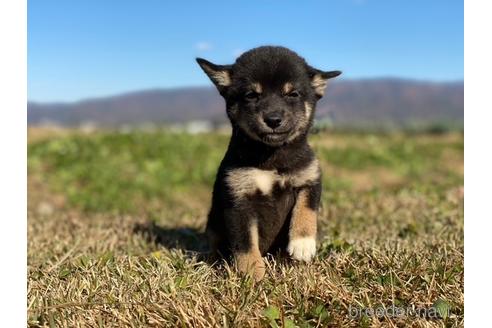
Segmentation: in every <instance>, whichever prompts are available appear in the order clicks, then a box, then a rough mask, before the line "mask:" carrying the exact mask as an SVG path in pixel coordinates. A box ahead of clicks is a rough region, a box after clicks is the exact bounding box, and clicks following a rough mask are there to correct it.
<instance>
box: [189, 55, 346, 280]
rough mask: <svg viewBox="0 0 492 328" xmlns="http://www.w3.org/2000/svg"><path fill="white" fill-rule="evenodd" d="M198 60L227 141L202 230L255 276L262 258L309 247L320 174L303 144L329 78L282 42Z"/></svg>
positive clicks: (302, 256)
mask: <svg viewBox="0 0 492 328" xmlns="http://www.w3.org/2000/svg"><path fill="white" fill-rule="evenodd" d="M197 62H198V64H199V65H200V67H201V68H202V69H203V71H204V72H205V73H206V74H207V75H208V77H209V78H210V79H211V80H212V82H213V83H214V84H215V86H216V87H217V89H218V91H219V93H220V94H221V95H222V97H224V99H225V102H226V111H227V116H228V117H229V120H230V121H231V124H232V136H231V140H230V142H229V147H228V149H227V152H226V154H225V157H224V159H223V160H222V163H221V164H220V167H219V170H218V173H217V177H216V180H215V184H214V190H213V197H212V206H211V209H210V212H209V216H208V222H207V228H206V233H207V236H208V239H209V244H210V248H211V250H212V251H213V252H217V253H219V254H221V255H223V256H229V255H232V256H233V258H234V261H235V263H236V265H237V268H238V270H239V271H241V272H244V273H251V274H253V276H254V278H255V279H256V280H260V279H261V278H262V277H263V275H264V274H265V266H264V262H263V259H262V256H263V255H265V254H266V253H268V252H275V251H277V250H282V249H283V250H287V252H288V253H289V254H290V256H291V257H292V258H293V259H295V260H299V261H305V262H309V261H310V260H311V259H312V258H313V256H314V255H315V253H316V220H317V211H318V206H319V203H320V197H321V172H320V168H319V165H318V161H317V160H316V157H315V155H314V152H313V151H312V149H311V148H310V147H309V145H308V143H307V134H308V131H309V128H310V127H311V125H312V122H313V117H314V112H315V107H316V102H317V101H318V100H319V99H320V98H321V97H322V96H323V93H324V91H325V87H326V84H327V81H328V79H331V78H334V77H336V76H338V75H340V74H341V72H340V71H329V72H325V71H320V70H317V69H315V68H313V67H311V66H309V65H308V64H307V63H306V61H305V60H304V59H303V58H301V57H300V56H298V55H297V54H296V53H294V52H293V51H291V50H289V49H286V48H283V47H270V46H265V47H259V48H255V49H252V50H250V51H248V52H246V53H244V54H242V55H241V56H240V57H239V58H238V59H237V60H236V62H235V63H234V64H233V65H215V64H213V63H211V62H209V61H206V60H205V59H201V58H197Z"/></svg>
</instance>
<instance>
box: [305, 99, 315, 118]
mask: <svg viewBox="0 0 492 328" xmlns="http://www.w3.org/2000/svg"><path fill="white" fill-rule="evenodd" d="M304 113H305V115H306V118H307V119H309V118H310V117H311V114H312V113H313V106H311V104H310V103H308V102H307V101H305V102H304Z"/></svg>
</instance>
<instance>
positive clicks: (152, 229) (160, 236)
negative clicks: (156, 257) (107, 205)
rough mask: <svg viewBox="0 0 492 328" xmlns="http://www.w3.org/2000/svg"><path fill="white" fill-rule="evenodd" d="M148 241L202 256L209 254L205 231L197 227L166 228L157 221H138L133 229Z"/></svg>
mask: <svg viewBox="0 0 492 328" xmlns="http://www.w3.org/2000/svg"><path fill="white" fill-rule="evenodd" d="M133 231H134V232H135V233H136V234H140V235H142V236H144V237H145V238H146V239H147V241H149V242H153V243H155V244H157V245H161V246H163V247H165V248H168V249H179V250H182V251H184V252H186V253H190V255H198V256H199V257H200V258H205V257H207V256H208V245H207V240H206V237H205V233H204V232H200V231H199V230H198V229H195V228H185V227H183V228H164V227H160V226H158V225H157V224H155V222H146V223H137V224H136V225H135V227H134V229H133Z"/></svg>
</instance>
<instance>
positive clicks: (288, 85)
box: [282, 82, 294, 95]
mask: <svg viewBox="0 0 492 328" xmlns="http://www.w3.org/2000/svg"><path fill="white" fill-rule="evenodd" d="M292 90H294V85H293V84H292V83H290V82H287V83H285V84H284V86H283V88H282V91H283V93H284V94H285V95H286V94H289V93H290V92H291V91H292Z"/></svg>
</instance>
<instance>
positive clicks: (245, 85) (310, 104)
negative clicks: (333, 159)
mask: <svg viewBox="0 0 492 328" xmlns="http://www.w3.org/2000/svg"><path fill="white" fill-rule="evenodd" d="M197 62H198V64H199V65H200V67H201V68H202V69H203V70H204V71H205V73H206V74H207V75H208V77H209V78H210V79H211V80H212V82H213V83H214V84H215V86H216V87H217V89H218V90H219V92H220V94H221V95H222V96H223V97H224V98H225V100H226V107H227V115H228V116H229V119H230V120H231V123H232V125H233V126H234V127H236V128H238V129H240V130H241V131H242V132H244V133H245V134H246V135H247V136H249V137H250V138H252V139H254V140H257V141H260V142H263V143H264V144H267V145H269V146H273V147H277V146H281V145H284V144H287V143H290V142H292V141H294V140H296V139H297V138H298V137H300V136H303V135H305V134H306V133H307V132H308V130H309V128H310V126H311V124H312V121H313V116H314V110H315V106H316V102H317V101H318V100H319V99H320V98H321V97H322V96H323V94H324V91H325V87H326V84H327V81H328V79H330V78H333V77H336V76H338V75H340V74H341V72H340V71H329V72H324V71H320V70H317V69H315V68H312V67H311V66H309V65H308V64H307V63H306V61H305V60H304V59H303V58H301V57H299V56H298V55H297V54H296V53H294V52H293V51H291V50H289V49H286V48H283V47H259V48H255V49H252V50H250V51H248V52H246V53H244V54H242V55H241V56H240V57H239V58H238V59H237V60H236V62H235V63H234V64H233V65H215V64H212V63H211V62H209V61H206V60H205V59H201V58H197Z"/></svg>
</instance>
